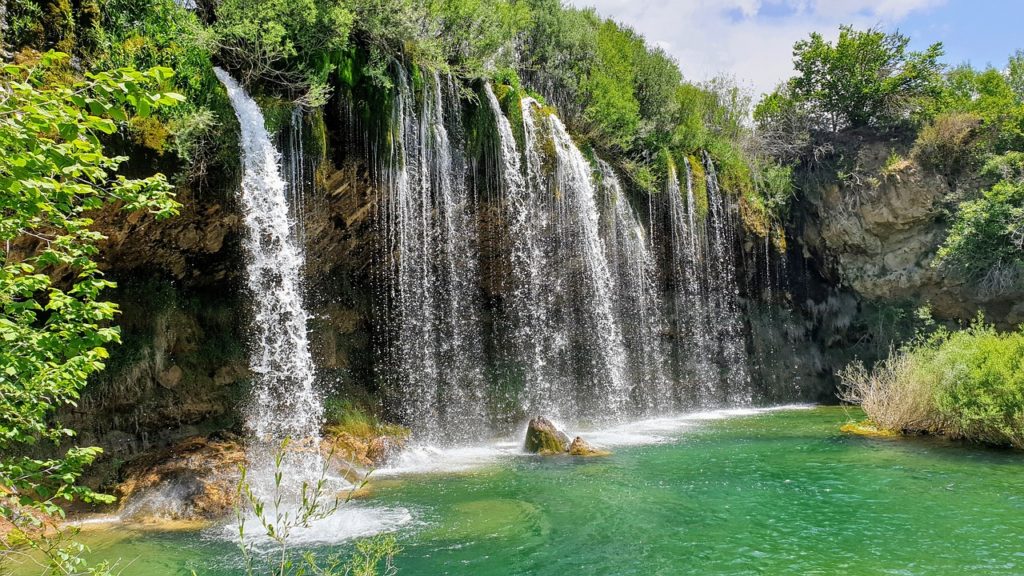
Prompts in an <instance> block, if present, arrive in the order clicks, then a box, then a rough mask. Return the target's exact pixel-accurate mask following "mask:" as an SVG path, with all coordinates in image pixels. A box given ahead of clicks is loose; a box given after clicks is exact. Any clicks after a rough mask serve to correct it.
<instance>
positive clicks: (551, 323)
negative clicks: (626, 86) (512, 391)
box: [486, 87, 630, 420]
mask: <svg viewBox="0 0 1024 576" xmlns="http://www.w3.org/2000/svg"><path fill="white" fill-rule="evenodd" d="M486 94H487V99H488V101H489V103H490V106H491V108H492V112H493V113H494V116H495V122H496V124H497V126H498V133H499V138H500V140H501V149H500V151H501V156H502V157H501V162H500V165H501V168H502V177H503V181H504V185H503V193H504V210H505V213H506V218H507V220H508V222H509V227H510V237H511V241H512V246H511V254H510V263H511V274H512V275H513V276H514V278H513V284H514V286H515V288H514V289H513V292H512V295H511V297H510V298H509V303H508V308H509V311H508V314H507V316H508V317H509V319H510V330H511V331H513V332H514V333H515V335H514V336H513V338H512V339H513V341H514V342H515V343H516V346H515V347H516V348H517V351H518V352H519V353H520V354H521V357H520V359H519V360H520V362H521V363H522V364H523V365H524V369H523V373H524V378H523V383H522V391H521V394H520V401H521V405H522V407H523V409H524V411H526V412H527V413H538V412H543V413H546V414H553V415H555V416H556V417H563V418H565V417H572V418H582V419H589V420H610V419H615V418H617V417H620V416H622V415H623V414H625V413H627V411H628V407H629V400H630V399H629V384H628V382H627V381H626V377H625V373H624V372H625V352H624V349H623V344H622V336H621V332H620V330H619V326H618V323H617V321H616V318H615V316H614V314H613V312H612V298H613V292H614V288H613V280H612V277H611V274H610V273H609V271H608V263H607V260H606V254H605V249H604V242H603V240H602V238H601V235H600V226H599V216H598V209H597V200H596V193H595V189H594V183H593V174H592V169H591V167H590V164H589V163H588V162H587V160H586V159H585V158H584V157H583V154H582V153H581V152H580V151H579V149H577V148H576V146H575V144H574V143H573V142H572V139H571V138H570V137H569V134H568V133H567V132H566V130H565V127H564V126H562V124H561V122H560V121H559V120H558V119H557V118H555V117H554V116H550V115H548V116H545V117H538V115H537V114H536V111H535V108H536V102H534V101H533V100H532V99H528V98H527V99H524V100H522V102H521V111H522V114H523V130H524V135H525V159H526V162H525V164H526V165H525V176H526V178H525V181H524V179H523V173H522V172H521V171H520V160H519V152H518V149H517V147H516V144H515V140H514V136H513V131H512V128H511V125H510V124H509V123H508V120H507V119H506V118H505V116H504V114H502V111H501V107H500V104H499V102H498V100H497V98H496V97H495V95H494V93H493V91H491V89H490V87H487V88H486ZM546 149H550V150H551V154H550V156H545V154H544V150H546Z"/></svg>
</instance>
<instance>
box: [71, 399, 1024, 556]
mask: <svg viewBox="0 0 1024 576" xmlns="http://www.w3.org/2000/svg"><path fill="white" fill-rule="evenodd" d="M846 420H847V416H846V415H845V414H844V413H843V412H842V411H841V410H839V409H836V408H816V409H813V410H790V411H781V412H770V413H764V414H759V415H754V416H745V417H735V418H729V419H726V420H719V421H709V422H701V423H697V424H695V425H694V426H692V427H689V428H686V429H684V430H681V431H680V432H678V433H676V434H675V435H674V440H673V441H672V442H669V443H661V444H652V445H642V446H632V447H620V448H618V449H616V452H615V455H614V456H612V457H610V458H607V459H596V460H576V459H568V458H566V459H541V458H532V457H517V458H507V459H504V460H501V461H499V462H497V463H495V464H492V465H488V466H485V467H482V468H479V469H476V470H473V471H470V472H463V473H459V474H448V475H442V474H435V475H416V476H405V477H403V478H402V479H400V480H398V481H389V482H385V483H383V485H382V486H381V487H380V488H379V489H378V491H377V493H376V496H375V499H374V501H373V504H374V505H378V504H379V505H386V506H390V507H402V508H406V509H408V510H409V511H411V512H412V514H413V516H414V518H415V520H414V521H413V522H412V523H410V524H407V525H405V526H403V527H402V528H400V529H399V530H398V531H397V536H398V538H399V543H400V545H401V547H402V549H403V550H402V552H401V554H400V555H399V557H398V558H397V562H396V563H397V566H398V568H399V574H408V575H413V574H415V575H424V574H431V575H433V574H471V575H475V576H486V575H506V574H550V575H557V576H567V575H570V574H572V575H577V574H615V575H619V574H644V575H651V574H839V573H844V574H901V575H903V574H929V575H931V574H1024V456H1022V455H1020V454H1018V453H1014V452H1010V451H997V450H985V449H978V448H970V447H965V446H962V445H957V444H952V443H945V442H940V441H923V440H913V439H911V440H874V439H866V438H859V437H850V436H845V435H842V434H840V433H839V432H838V427H839V424H840V423H842V422H844V421H846ZM89 538H90V539H91V540H92V541H93V544H94V548H95V552H96V554H97V555H98V556H102V557H108V558H109V557H112V556H113V557H121V558H123V559H125V560H131V561H132V564H131V565H130V569H129V570H128V571H127V572H126V573H128V574H137V575H142V576H150V575H158V574H159V575H173V574H188V573H189V572H188V571H189V570H191V569H195V570H197V572H199V573H200V574H206V575H228V574H238V573H239V572H238V570H237V568H232V565H233V564H234V563H235V562H236V554H235V552H234V548H233V547H232V546H231V545H230V543H228V542H223V541H217V540H215V539H210V538H208V537H203V536H202V535H197V534H194V533H171V534H166V533H165V534H152V533H150V534H133V533H129V532H125V531H123V530H122V531H121V532H120V533H117V534H111V533H107V534H93V535H91V536H90V537H89ZM323 549H324V550H325V551H326V550H330V549H331V548H330V547H325V548H323ZM334 549H336V550H345V546H339V547H336V548H334Z"/></svg>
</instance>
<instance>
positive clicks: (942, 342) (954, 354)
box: [840, 318, 1024, 448]
mask: <svg viewBox="0 0 1024 576" xmlns="http://www.w3.org/2000/svg"><path fill="white" fill-rule="evenodd" d="M840 378H841V379H842V382H843V389H842V393H841V397H842V399H843V400H844V401H847V402H852V403H855V404H860V405H861V406H862V407H863V408H864V411H865V413H867V415H868V417H869V418H870V419H871V421H872V422H873V423H875V424H876V425H878V426H880V427H882V428H884V429H889V430H897V431H901V432H924V433H935V434H945V435H948V436H950V437H953V438H962V439H966V440H971V441H975V442H983V443H988V444H995V445H1007V446H1013V447H1016V448H1024V330H1020V331H1017V332H1010V333H999V332H997V331H996V330H995V329H994V328H993V327H991V326H988V325H985V324H984V323H983V321H982V320H981V319H980V318H979V320H978V321H976V322H975V323H974V324H973V325H972V326H971V327H970V328H968V329H966V330H961V331H956V332H947V331H939V332H937V333H936V334H934V335H933V336H931V337H929V338H926V339H920V340H918V341H916V342H915V343H913V344H911V345H909V346H908V347H906V348H904V349H901V350H899V351H894V352H892V353H891V354H890V355H889V358H888V359H886V360H884V361H882V362H881V363H879V364H878V365H877V366H876V367H875V368H874V369H872V370H867V369H865V368H864V367H863V365H860V364H855V365H852V366H849V367H847V368H846V369H845V370H843V371H842V372H841V373H840Z"/></svg>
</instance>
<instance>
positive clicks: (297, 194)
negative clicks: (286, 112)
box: [285, 106, 307, 246]
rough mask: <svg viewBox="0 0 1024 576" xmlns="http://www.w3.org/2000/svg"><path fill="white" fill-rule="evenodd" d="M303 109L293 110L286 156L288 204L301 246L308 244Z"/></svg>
mask: <svg viewBox="0 0 1024 576" xmlns="http://www.w3.org/2000/svg"><path fill="white" fill-rule="evenodd" d="M302 121H303V118H302V107H301V106H296V107H295V108H294V109H292V116H291V121H290V122H289V125H288V142H287V143H288V154H287V156H285V160H286V162H287V169H286V170H285V173H286V174H287V175H288V202H289V204H290V209H291V215H292V223H293V226H294V230H295V231H294V233H293V236H294V237H295V241H296V243H297V244H298V245H299V246H305V244H306V209H307V205H306V204H307V198H306V152H305V150H304V146H303V135H302Z"/></svg>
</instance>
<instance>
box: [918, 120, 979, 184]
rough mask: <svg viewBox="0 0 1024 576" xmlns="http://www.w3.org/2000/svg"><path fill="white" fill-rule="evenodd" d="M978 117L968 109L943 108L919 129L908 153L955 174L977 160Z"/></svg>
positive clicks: (925, 163) (929, 164)
mask: <svg viewBox="0 0 1024 576" xmlns="http://www.w3.org/2000/svg"><path fill="white" fill-rule="evenodd" d="M980 133H981V118H980V117H979V116H977V115H976V114H973V113H970V112H947V113H944V114H940V115H938V116H936V117H935V119H934V120H932V122H931V123H930V124H928V125H926V126H925V127H924V128H922V129H921V131H920V133H918V135H917V140H916V141H915V142H914V148H913V152H912V154H913V155H914V158H915V159H917V161H918V162H920V163H921V164H922V165H924V166H927V167H929V168H931V169H933V170H935V171H937V172H939V173H940V174H942V175H944V176H946V177H947V178H955V177H957V176H958V175H960V174H961V173H963V171H964V170H966V169H968V168H970V167H972V166H973V165H974V164H976V163H977V162H978V159H979V157H980V155H981V150H980V142H979V136H980Z"/></svg>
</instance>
